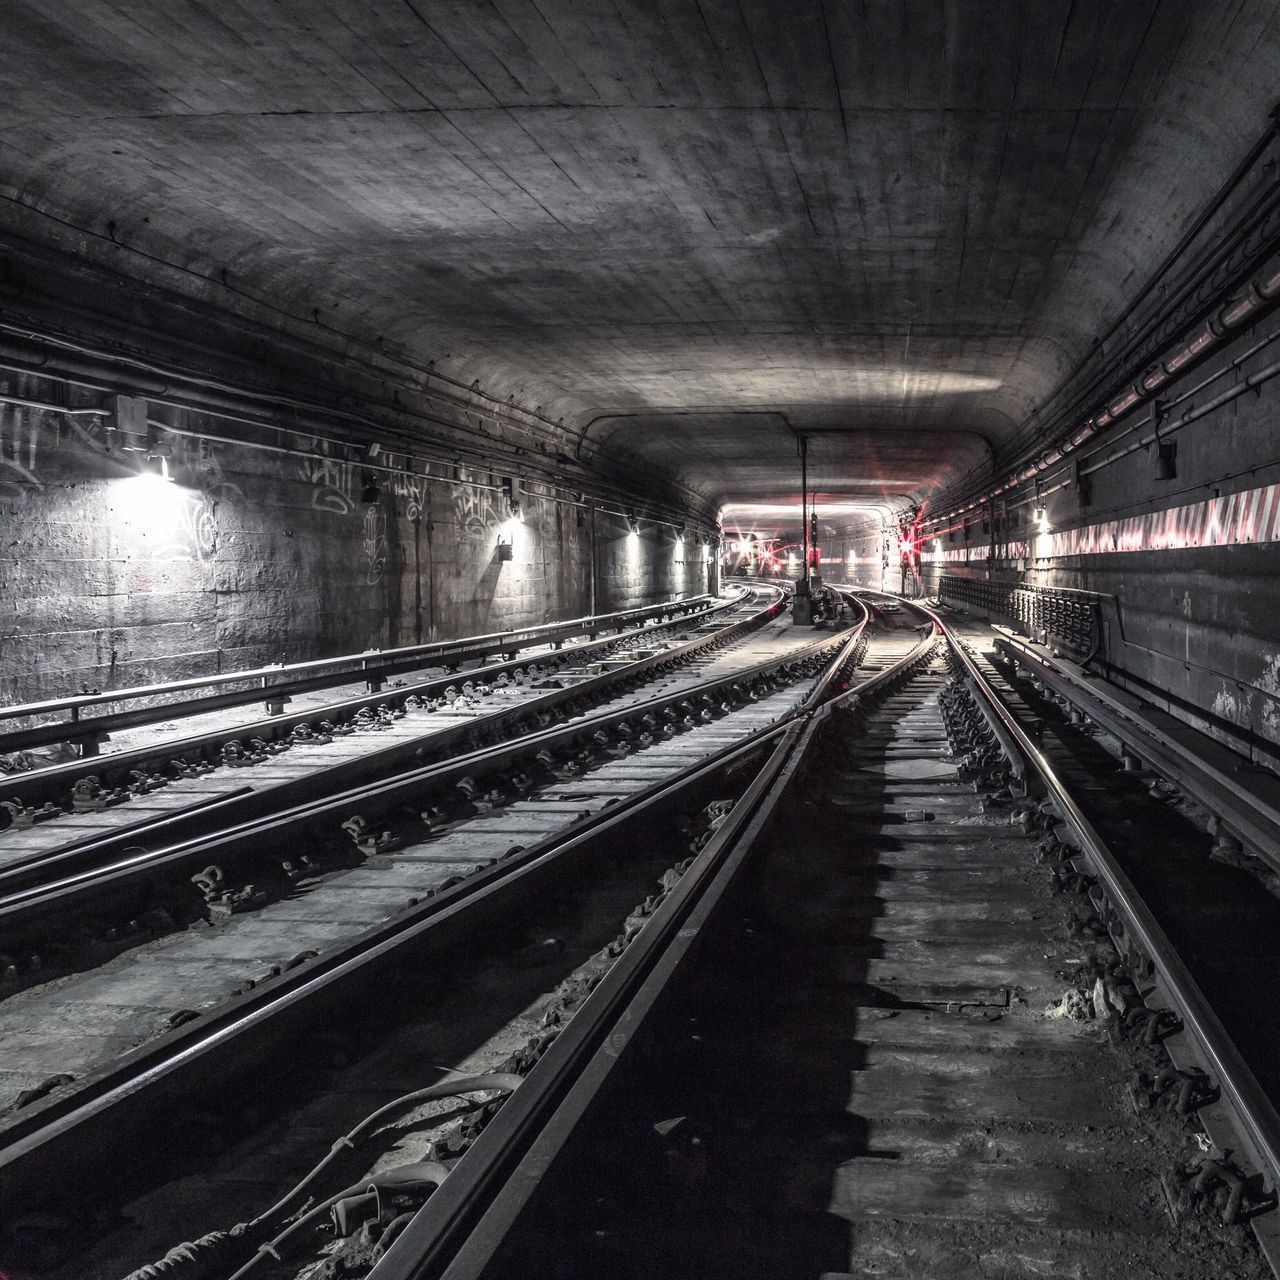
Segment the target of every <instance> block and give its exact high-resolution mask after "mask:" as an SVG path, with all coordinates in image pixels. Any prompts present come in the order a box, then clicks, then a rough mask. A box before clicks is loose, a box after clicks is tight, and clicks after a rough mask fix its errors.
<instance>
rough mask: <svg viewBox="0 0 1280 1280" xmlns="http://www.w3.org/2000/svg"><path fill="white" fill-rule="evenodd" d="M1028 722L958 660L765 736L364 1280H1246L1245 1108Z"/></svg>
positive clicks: (979, 666)
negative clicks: (617, 948)
mask: <svg viewBox="0 0 1280 1280" xmlns="http://www.w3.org/2000/svg"><path fill="white" fill-rule="evenodd" d="M1024 719H1025V717H1024V715H1023V710H1022V708H1019V707H1018V706H1017V705H1016V699H1015V698H1013V697H1011V691H1010V690H1009V689H1007V688H1001V687H1000V684H999V682H998V680H997V679H996V678H995V677H994V674H993V673H992V672H990V671H989V670H987V669H985V666H984V664H983V663H981V662H980V661H978V660H975V658H974V657H973V655H972V654H971V653H970V652H969V650H968V648H967V647H966V646H964V645H962V644H960V643H957V641H956V638H955V637H954V636H953V635H951V634H948V635H947V636H946V639H945V640H942V639H939V640H938V641H935V642H933V643H932V644H927V645H925V646H922V648H921V649H920V650H918V651H916V652H915V653H914V654H913V655H910V656H908V657H907V658H906V659H904V660H903V661H902V662H901V663H900V664H897V665H895V666H891V667H890V668H888V669H886V670H885V671H884V672H883V673H881V678H880V679H879V680H878V681H875V682H874V685H873V684H872V683H871V682H868V683H867V684H866V685H864V686H863V687H862V688H861V689H859V690H855V691H854V692H852V693H850V694H849V695H847V696H846V697H844V698H842V699H837V700H835V701H834V702H833V703H832V704H830V709H829V710H827V711H825V712H815V713H814V715H813V716H811V717H810V718H809V721H808V723H807V724H801V723H799V722H797V723H796V724H794V725H793V726H792V727H791V728H789V729H788V730H787V732H786V735H785V736H784V738H783V740H782V741H780V742H779V744H778V745H777V747H776V748H775V750H774V751H773V753H772V755H771V756H770V760H769V762H767V763H766V764H764V765H763V766H762V768H761V770H760V773H759V774H758V775H757V778H756V781H755V783H753V786H752V788H751V789H750V790H749V791H748V792H747V793H745V794H744V795H743V796H742V798H741V799H740V800H739V802H738V804H737V805H735V807H734V809H733V811H732V813H731V814H730V818H729V820H727V821H726V822H725V823H724V824H723V825H722V826H721V827H720V828H719V830H718V831H717V832H716V834H715V836H714V837H713V838H712V840H711V841H709V842H708V844H707V845H706V846H705V847H704V848H703V849H702V850H701V851H700V853H699V855H698V858H697V860H696V861H695V863H694V864H693V866H691V867H690V868H689V869H688V870H687V871H686V872H685V873H684V875H683V876H682V877H681V879H680V881H679V884H678V885H677V886H676V888H675V890H674V891H673V892H672V893H671V894H670V895H669V896H668V897H667V899H666V900H665V901H664V902H663V903H662V906H661V908H660V909H659V910H658V911H657V912H655V913H654V914H653V915H652V916H651V917H650V918H649V920H648V922H647V923H646V924H645V926H644V928H643V929H641V930H640V931H639V932H638V934H636V935H635V937H634V938H633V939H632V941H631V943H630V945H629V946H628V947H627V948H626V949H625V951H623V953H622V956H621V958H620V959H619V960H618V961H617V962H616V963H615V964H614V965H613V967H612V968H610V969H609V971H608V972H607V973H606V974H605V975H604V977H603V978H602V979H601V980H600V982H599V983H598V984H597V985H596V986H595V988H594V989H593V990H592V991H591V994H590V995H589V996H588V997H587V999H586V1000H584V1001H583V1002H582V1003H581V1004H580V1006H579V1007H578V1008H577V1009H576V1012H575V1013H574V1016H573V1018H572V1020H570V1021H569V1022H568V1024H567V1026H566V1027H565V1029H564V1030H563V1031H562V1032H561V1034H560V1035H559V1036H558V1038H557V1039H556V1041H555V1043H554V1044H553V1045H552V1046H551V1047H550V1048H549V1049H548V1050H547V1052H546V1053H545V1054H544V1055H542V1056H541V1058H540V1059H539V1061H538V1062H537V1064H536V1065H535V1066H534V1068H533V1069H532V1070H530V1071H529V1072H528V1073H527V1075H526V1076H525V1078H524V1080H523V1082H522V1083H521V1084H520V1085H519V1087H518V1088H516V1089H515V1090H514V1091H513V1092H512V1093H511V1095H510V1096H509V1097H508V1098H507V1100H506V1101H505V1102H503V1103H502V1104H501V1106H500V1107H495V1105H494V1104H492V1103H491V1104H490V1110H491V1111H492V1112H493V1114H492V1116H491V1117H488V1118H487V1123H486V1124H485V1125H484V1127H483V1129H482V1130H481V1132H479V1134H478V1135H477V1136H475V1138H474V1141H473V1142H472V1143H471V1145H470V1147H469V1149H468V1151H467V1154H466V1157H465V1158H464V1159H463V1160H461V1161H459V1162H458V1163H457V1165H456V1167H454V1168H453V1169H452V1170H451V1171H450V1172H449V1173H448V1175H447V1177H445V1178H444V1179H443V1181H441V1182H440V1184H439V1186H438V1187H436V1188H435V1189H434V1190H433V1191H431V1193H430V1194H429V1196H427V1197H426V1199H425V1204H423V1207H422V1208H421V1209H419V1210H418V1211H417V1212H416V1214H415V1216H413V1217H412V1218H411V1219H409V1220H408V1221H407V1223H402V1224H401V1226H400V1228H397V1230H393V1231H390V1232H388V1235H389V1236H391V1237H394V1238H392V1239H387V1238H386V1237H384V1238H383V1239H384V1244H385V1246H386V1247H385V1248H384V1249H383V1250H382V1252H381V1254H380V1256H378V1257H377V1259H376V1260H373V1259H370V1261H373V1263H374V1265H372V1266H371V1267H370V1268H369V1269H368V1271H367V1272H363V1271H361V1270H359V1269H356V1270H355V1271H354V1272H353V1273H354V1274H368V1275H369V1276H370V1278H371V1280H409V1277H413V1280H424V1278H426V1277H432V1276H448V1277H450V1278H451V1280H461V1278H462V1277H466V1276H480V1275H484V1276H485V1277H487V1278H491V1277H499V1278H500V1277H505V1276H515V1275H517V1274H518V1275H522V1276H524V1275H530V1274H536V1275H542V1274H557V1275H567V1276H577V1275H582V1276H588V1275H612V1276H633V1275H634V1276H641V1275H644V1276H651V1275H652V1276H656V1275H680V1274H696V1275H726V1276H728V1275H756V1274H759V1275H778V1276H786V1275H804V1276H812V1275H818V1274H829V1275H832V1276H841V1275H851V1274H889V1275H907V1274H911V1275H929V1276H956V1277H959V1276H966V1277H967V1276H972V1275H982V1274H1000V1275H1011V1276H1012V1275H1018V1276H1021V1275H1027V1276H1030V1275H1045V1274H1053V1275H1058V1274H1062V1275H1080V1276H1099V1277H1102V1276H1106V1277H1120V1276H1126V1277H1127V1276H1133V1275H1144V1276H1145V1275H1178V1276H1182V1277H1188V1278H1189V1277H1218V1276H1227V1275H1230V1276H1239V1277H1257V1276H1262V1275H1264V1274H1266V1273H1267V1263H1266V1261H1265V1258H1266V1256H1267V1255H1269V1254H1270V1253H1271V1249H1270V1236H1271V1231H1272V1229H1273V1225H1274V1221H1275V1214H1274V1208H1273V1206H1274V1195H1273V1190H1274V1186H1275V1183H1274V1181H1273V1178H1272V1174H1271V1172H1270V1169H1269V1165H1268V1163H1267V1162H1268V1159H1269V1154H1268V1151H1267V1139H1268V1134H1269V1120H1268V1117H1267V1111H1268V1109H1269V1105H1270V1104H1269V1103H1268V1102H1267V1100H1266V1096H1265V1091H1261V1090H1255V1089H1254V1088H1253V1087H1252V1086H1251V1084H1250V1072H1249V1067H1248V1064H1247V1063H1245V1062H1243V1061H1242V1060H1241V1057H1240V1055H1239V1054H1238V1053H1236V1052H1233V1051H1232V1047H1231V1046H1230V1044H1229V1041H1224V1040H1223V1038H1222V1036H1221V1035H1220V1034H1219V1033H1220V1032H1221V1027H1220V1025H1219V1027H1218V1028H1217V1029H1216V1030H1215V1028H1214V1026H1213V1021H1214V1019H1213V1016H1212V1011H1211V1010H1210V1009H1209V1008H1208V1006H1207V1003H1206V1002H1204V1001H1203V998H1202V997H1197V992H1196V988H1195V980H1194V975H1193V974H1192V972H1191V971H1190V970H1189V969H1188V968H1187V966H1186V964H1185V963H1184V962H1183V959H1182V957H1180V956H1179V955H1178V953H1176V952H1174V951H1173V949H1172V947H1170V946H1168V945H1167V938H1163V937H1162V936H1161V935H1160V931H1159V926H1158V923H1157V922H1155V921H1154V920H1153V919H1152V918H1150V912H1149V908H1148V907H1147V905H1146V903H1145V902H1144V901H1143V899H1142V898H1141V897H1140V896H1139V895H1138V894H1137V892H1136V890H1134V888H1133V885H1132V883H1131V882H1129V881H1127V880H1126V878H1125V877H1124V875H1123V869H1122V868H1121V867H1119V866H1118V865H1109V863H1108V859H1109V857H1110V851H1109V850H1108V849H1107V846H1106V845H1105V844H1104V842H1103V840H1102V837H1101V836H1100V835H1099V834H1098V831H1097V830H1096V829H1095V828H1094V827H1093V826H1092V824H1091V822H1090V821H1089V819H1088V817H1086V816H1085V815H1084V813H1083V811H1082V809H1081V808H1080V807H1079V805H1078V804H1077V803H1076V801H1075V800H1074V799H1073V796H1072V794H1071V791H1070V790H1068V788H1067V787H1066V786H1065V784H1064V783H1063V780H1062V777H1061V776H1060V775H1061V773H1063V772H1065V771H1066V770H1065V764H1064V762H1063V761H1062V760H1061V759H1058V758H1056V752H1055V753H1053V755H1052V756H1051V755H1047V754H1046V752H1045V750H1044V749H1043V746H1042V744H1038V743H1037V742H1036V741H1034V740H1033V739H1032V737H1031V735H1030V734H1029V733H1028V732H1027V729H1028V728H1031V729H1033V730H1034V729H1035V727H1036V726H1035V725H1034V724H1024V723H1023V720H1024ZM1073 786H1074V787H1076V788H1077V789H1079V788H1081V787H1082V780H1081V779H1080V778H1078V777H1077V778H1075V779H1073ZM975 792H976V793H975ZM1024 792H1025V794H1024ZM1112 861H1113V860H1112ZM1104 892H1105V893H1106V895H1107V896H1106V898H1105V899H1104V897H1103V894H1104ZM1090 901H1091V902H1092V905H1091V906H1086V907H1085V910H1084V911H1083V912H1082V911H1081V907H1082V905H1083V903H1088V902H1090ZM1113 938H1114V939H1115V940H1116V941H1117V942H1118V945H1116V944H1115V943H1113V941H1112V939H1113ZM1104 1028H1105V1030H1103V1029H1104ZM1170 1055H1172V1056H1170ZM1197 1057H1200V1058H1203V1059H1206V1060H1209V1061H1210V1063H1211V1065H1212V1066H1213V1068H1214V1072H1213V1073H1206V1074H1205V1075H1204V1076H1197V1075H1196V1068H1195V1063H1194V1061H1193V1060H1194V1059H1195V1058H1197ZM1215 1093H1216V1094H1217V1098H1218V1100H1217V1101H1215V1100H1214V1094H1215ZM1256 1148H1261V1153H1260V1154H1259V1156H1258V1158H1257V1161H1258V1162H1257V1164H1255V1165H1254V1166H1253V1167H1252V1168H1250V1166H1249V1161H1250V1159H1251V1157H1252V1153H1253V1151H1254V1150H1255V1149H1256ZM369 1173H370V1175H371V1176H370V1179H369V1181H370V1183H371V1184H375V1183H376V1182H377V1180H378V1175H379V1170H378V1168H377V1167H376V1166H375V1167H374V1168H373V1169H371V1170H369ZM422 1194H425V1193H422ZM389 1198H390V1197H389V1194H388V1195H387V1196H386V1197H384V1199H387V1200H388V1201H389ZM1245 1223H1247V1224H1248V1227H1252V1228H1253V1231H1254V1233H1255V1236H1256V1238H1257V1240H1258V1241H1259V1242H1260V1243H1261V1244H1262V1245H1263V1249H1262V1250H1261V1251H1260V1250H1258V1249H1257V1248H1256V1246H1255V1243H1254V1237H1251V1236H1250V1234H1249V1231H1248V1227H1246V1226H1245V1225H1243V1224H1245ZM389 1225H391V1224H389V1223H388V1222H386V1221H383V1222H382V1223H381V1224H380V1226H381V1227H382V1229H384V1230H385V1229H386V1228H387V1227H388V1226H389ZM366 1234H368V1235H375V1234H376V1231H374V1232H370V1231H369V1230H368V1229H367V1228H366ZM354 1239H355V1238H354V1237H353V1238H352V1240H350V1241H348V1242H347V1243H346V1244H343V1243H342V1242H337V1243H334V1244H330V1245H329V1246H327V1248H328V1249H329V1250H330V1251H332V1252H333V1253H336V1254H338V1255H339V1256H345V1257H347V1258H348V1259H349V1260H353V1261H354V1259H355V1258H356V1256H357V1250H358V1245H357V1244H355V1243H354V1242H353V1241H354ZM344 1248H345V1249H346V1250H347V1251H348V1252H347V1253H346V1254H345V1255H343V1254H342V1250H343V1249H344ZM299 1273H300V1271H293V1272H291V1271H289V1270H288V1268H286V1269H285V1270H284V1272H283V1274H299ZM247 1274H251V1272H250V1273H247Z"/></svg>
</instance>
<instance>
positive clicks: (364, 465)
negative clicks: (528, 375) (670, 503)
mask: <svg viewBox="0 0 1280 1280" xmlns="http://www.w3.org/2000/svg"><path fill="white" fill-rule="evenodd" d="M92 412H95V413H97V412H101V411H100V410H92ZM147 426H149V427H155V428H156V429H157V430H159V431H166V432H168V433H169V435H172V436H183V437H184V438H186V439H188V440H208V441H210V442H211V443H213V444H226V445H231V446H233V447H234V448H238V449H257V450H258V451H259V452H261V453H273V454H284V455H286V456H288V457H292V458H302V459H304V460H305V461H307V462H318V461H319V462H324V461H332V462H347V463H349V464H350V465H351V466H352V467H358V468H359V469H360V470H361V471H373V472H377V473H378V474H380V475H393V476H406V477H408V478H410V479H413V480H424V481H426V482H427V483H428V484H460V485H463V486H465V487H466V488H468V489H483V490H487V491H488V492H490V493H505V492H506V490H505V488H504V487H503V486H502V485H499V484H482V483H481V482H480V481H478V480H451V479H449V478H448V477H447V476H433V475H430V474H428V473H427V472H424V471H414V470H413V469H412V468H410V467H393V466H390V465H388V464H386V463H381V462H373V461H371V460H369V459H359V460H352V459H343V458H333V457H331V456H330V455H327V454H320V453H313V452H310V451H309V450H306V449H291V448H289V447H288V445H282V444H266V443H264V442H263V441H260V440H236V439H234V438H233V437H231V436H220V435H215V434H213V433H211V432H208V431H188V430H186V429H185V428H183V427H174V426H171V425H170V424H169V423H167V422H159V421H157V420H156V419H154V418H148V419H147ZM329 443H337V444H342V442H341V441H330V442H329ZM343 447H348V446H345V445H344V446H343ZM536 496H537V497H538V498H539V499H540V500H541V501H543V502H554V503H557V504H558V505H560V506H564V507H578V508H580V509H583V510H585V509H587V508H589V507H593V508H595V510H597V511H603V512H604V513H605V514H606V515H614V516H626V515H629V514H630V513H631V512H630V509H629V508H627V507H611V506H609V505H608V503H605V502H597V501H595V500H592V501H587V500H586V499H585V498H584V499H582V500H578V499H576V498H561V497H557V496H556V494H554V493H540V494H537V495H536ZM643 519H644V520H646V521H648V522H649V523H650V524H660V525H665V526H666V527H667V528H669V529H684V528H686V527H687V526H688V524H689V522H688V521H687V520H667V519H664V518H663V517H661V516H654V515H649V514H645V515H644V517H643ZM694 527H695V536H697V537H703V538H715V537H718V535H717V534H716V533H715V531H714V530H713V529H711V528H710V527H704V526H703V525H700V524H697V523H696V522H695V526H694Z"/></svg>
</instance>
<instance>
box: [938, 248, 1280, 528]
mask: <svg viewBox="0 0 1280 1280" xmlns="http://www.w3.org/2000/svg"><path fill="white" fill-rule="evenodd" d="M1277 300H1280V264H1277V263H1275V262H1273V263H1272V265H1270V266H1269V267H1268V268H1267V270H1266V271H1264V272H1263V274H1262V275H1261V276H1259V277H1258V278H1257V279H1256V280H1252V281H1250V282H1249V284H1247V285H1246V286H1245V287H1244V289H1242V290H1241V291H1240V292H1239V293H1238V294H1237V295H1236V296H1234V297H1232V298H1230V299H1228V300H1227V301H1226V302H1225V303H1223V304H1222V305H1221V306H1219V307H1217V308H1216V309H1215V310H1214V311H1213V312H1212V313H1211V314H1210V316H1209V317H1208V319H1207V320H1205V321H1204V322H1203V323H1202V324H1200V325H1198V326H1197V327H1196V328H1194V329H1192V330H1191V332H1190V333H1188V334H1186V335H1184V336H1183V338H1182V339H1181V340H1180V341H1179V342H1177V343H1176V344H1175V345H1174V346H1172V347H1171V348H1170V349H1169V350H1168V351H1166V352H1165V354H1164V355H1163V356H1161V357H1160V358H1159V359H1158V360H1156V361H1155V362H1154V363H1153V364H1151V365H1149V366H1148V367H1147V368H1146V369H1145V370H1144V371H1143V372H1142V373H1140V374H1139V375H1138V376H1137V377H1136V378H1134V379H1133V381H1132V382H1130V383H1128V384H1126V385H1125V386H1123V387H1121V388H1120V390H1119V391H1117V392H1114V393H1113V394H1112V395H1111V396H1110V397H1108V399H1107V401H1106V403H1105V404H1104V405H1103V406H1102V408H1101V409H1099V410H1098V411H1097V412H1096V413H1094V414H1093V415H1092V416H1091V417H1089V418H1087V419H1086V420H1085V421H1084V422H1082V423H1081V424H1080V425H1079V426H1078V427H1076V429H1075V430H1074V431H1072V432H1071V433H1070V434H1069V435H1067V436H1066V438H1065V439H1062V440H1060V441H1059V442H1058V443H1057V444H1056V445H1054V446H1052V447H1051V448H1049V449H1047V450H1045V452H1044V453H1042V454H1040V455H1039V457H1037V458H1035V459H1033V460H1032V461H1031V462H1030V463H1028V464H1027V465H1026V466H1025V467H1023V468H1022V469H1021V470H1020V471H1018V472H1016V473H1015V474H1014V475H1012V476H1010V477H1009V478H1008V479H1006V480H1005V482H1004V483H1003V484H1001V485H999V486H997V487H996V488H994V489H991V490H990V491H989V492H988V493H987V494H986V495H984V496H983V497H981V498H976V499H974V500H973V501H972V502H969V503H967V504H966V505H965V506H962V507H957V508H955V509H954V510H953V511H950V512H948V513H947V515H946V516H945V517H941V519H942V520H953V519H955V518H956V517H957V516H962V515H966V514H967V513H969V512H970V511H976V510H977V509H978V508H979V507H981V506H983V505H984V504H986V503H989V502H991V501H992V500H993V499H995V498H998V497H999V496H1000V495H1001V494H1002V493H1007V492H1008V491H1009V490H1010V489H1015V488H1017V487H1018V486H1019V485H1022V484H1025V483H1026V482H1027V481H1028V480H1031V479H1033V478H1034V477H1036V476H1038V475H1040V474H1041V473H1043V472H1044V471H1046V470H1048V468H1050V467H1052V466H1054V465H1055V464H1057V463H1058V462H1061V461H1062V459H1063V458H1065V457H1066V456H1067V455H1068V454H1070V453H1074V452H1075V450H1076V449H1078V448H1079V447H1080V446H1081V445H1083V444H1084V443H1085V442H1086V441H1087V440H1090V439H1092V438H1093V437H1094V436H1095V435H1097V434H1098V433H1099V432H1100V431H1103V430H1105V429H1106V428H1107V427H1109V426H1111V425H1112V424H1113V423H1115V422H1118V421H1119V420H1120V419H1121V418H1122V417H1124V416H1125V415H1127V414H1129V413H1131V412H1132V411H1133V410H1134V409H1135V408H1136V407H1137V406H1138V405H1140V404H1144V403H1145V402H1147V401H1149V400H1151V399H1152V398H1153V397H1154V396H1155V395H1156V393H1157V392H1158V391H1160V390H1161V389H1162V388H1163V387H1166V386H1168V385H1169V383H1171V382H1172V381H1173V380H1174V379H1175V378H1176V377H1178V376H1179V375H1181V374H1183V373H1185V372H1186V371H1187V370H1188V369H1190V368H1192V367H1193V366H1194V365H1197V364H1200V363H1201V362H1202V361H1203V360H1205V359H1206V358H1207V357H1208V356H1209V355H1211V354H1212V353H1213V352H1215V351H1217V350H1218V349H1219V348H1220V347H1221V346H1222V345H1223V344H1224V343H1225V342H1227V341H1228V340H1229V339H1230V338H1232V337H1233V336H1234V335H1235V334H1236V333H1237V332H1239V331H1240V330H1241V329H1242V328H1244V326H1245V325H1246V324H1248V323H1250V322H1251V321H1253V320H1256V319H1257V318H1258V316H1259V315H1261V314H1262V312H1263V311H1265V310H1267V309H1268V308H1270V307H1271V306H1272V305H1273V304H1274V303H1275V302H1276V301H1277ZM1231 398H1234V397H1231ZM1210 403H1213V402H1210ZM1185 416H1186V415H1184V417H1185ZM1196 416H1200V415H1199V414H1198V413H1197V415H1196ZM1188 420H1189V421H1193V420H1194V419H1193V418H1192V419H1188ZM1094 469H1095V470H1096V468H1094Z"/></svg>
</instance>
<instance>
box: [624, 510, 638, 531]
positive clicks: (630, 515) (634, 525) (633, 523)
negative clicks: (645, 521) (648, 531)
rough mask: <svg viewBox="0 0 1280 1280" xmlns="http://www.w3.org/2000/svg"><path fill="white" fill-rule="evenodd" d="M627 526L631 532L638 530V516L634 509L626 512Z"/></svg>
mask: <svg viewBox="0 0 1280 1280" xmlns="http://www.w3.org/2000/svg"><path fill="white" fill-rule="evenodd" d="M627 528H628V529H630V530H631V532H632V533H639V532H640V517H639V516H638V515H636V513H635V512H634V511H628V512H627Z"/></svg>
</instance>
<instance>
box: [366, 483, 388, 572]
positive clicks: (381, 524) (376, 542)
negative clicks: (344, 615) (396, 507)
mask: <svg viewBox="0 0 1280 1280" xmlns="http://www.w3.org/2000/svg"><path fill="white" fill-rule="evenodd" d="M361 555H362V558H363V561H364V580H365V582H367V583H368V584H369V586H371V587H376V586H377V585H378V583H379V582H381V581H382V575H383V574H384V573H385V572H386V568H387V513H386V511H385V510H383V508H382V507H380V506H378V505H377V504H376V503H372V502H371V503H369V504H368V505H367V506H366V507H365V509H364V538H363V540H362V542H361Z"/></svg>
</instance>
